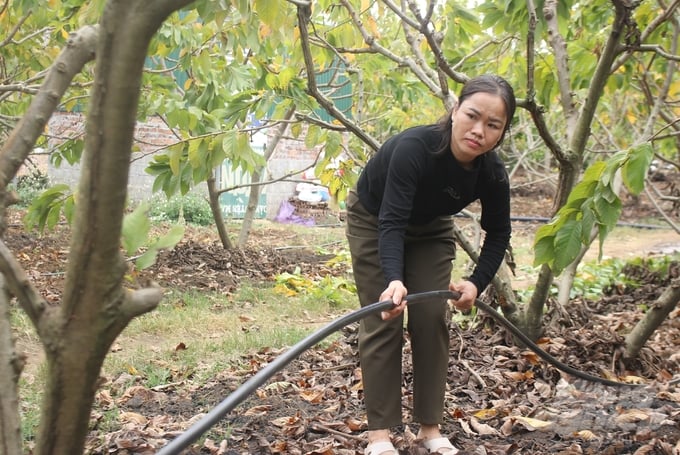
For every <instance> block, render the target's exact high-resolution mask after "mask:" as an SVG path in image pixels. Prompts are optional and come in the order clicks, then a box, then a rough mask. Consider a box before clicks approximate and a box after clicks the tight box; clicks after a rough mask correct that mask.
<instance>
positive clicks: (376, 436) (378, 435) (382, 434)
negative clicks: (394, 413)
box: [368, 429, 390, 443]
mask: <svg viewBox="0 0 680 455" xmlns="http://www.w3.org/2000/svg"><path fill="white" fill-rule="evenodd" d="M389 440H390V430H387V429H384V430H369V431H368V442H369V443H371V442H376V441H389Z"/></svg>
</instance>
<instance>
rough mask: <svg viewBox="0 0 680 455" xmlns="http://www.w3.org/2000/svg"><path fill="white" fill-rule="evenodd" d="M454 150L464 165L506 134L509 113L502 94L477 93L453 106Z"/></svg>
mask: <svg viewBox="0 0 680 455" xmlns="http://www.w3.org/2000/svg"><path fill="white" fill-rule="evenodd" d="M451 119H452V120H453V125H452V127H451V128H452V131H451V151H452V152H453V156H454V157H455V158H456V160H458V162H459V163H461V164H462V165H463V166H472V162H473V161H474V159H475V158H477V157H478V156H480V155H483V154H484V153H486V152H488V151H489V150H491V149H492V148H494V147H495V146H496V144H497V143H498V141H499V140H500V139H501V136H502V135H503V130H504V129H505V124H506V123H507V116H506V113H505V103H504V102H503V98H501V97H500V96H499V95H494V94H490V93H485V92H477V93H475V94H473V95H470V96H469V97H468V98H466V99H465V100H464V101H463V102H462V103H460V104H459V105H458V106H456V107H455V108H454V109H453V112H452V114H451Z"/></svg>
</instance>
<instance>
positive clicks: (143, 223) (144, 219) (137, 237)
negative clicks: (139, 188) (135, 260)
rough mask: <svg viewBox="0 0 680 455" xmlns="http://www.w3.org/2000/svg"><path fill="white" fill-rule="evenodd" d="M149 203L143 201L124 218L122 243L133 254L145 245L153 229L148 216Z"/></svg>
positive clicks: (128, 252)
mask: <svg viewBox="0 0 680 455" xmlns="http://www.w3.org/2000/svg"><path fill="white" fill-rule="evenodd" d="M148 210H149V204H148V203H146V202H143V203H141V204H139V205H138V206H137V208H135V210H134V211H133V212H132V213H128V214H127V215H125V217H124V218H123V231H122V236H123V238H122V243H123V248H124V249H125V252H126V253H127V254H128V256H131V255H132V254H134V253H135V251H137V250H138V249H139V248H141V247H142V246H144V244H145V243H146V241H147V236H148V235H149V230H150V229H151V222H150V221H149V217H148V216H147V214H146V213H147V211H148Z"/></svg>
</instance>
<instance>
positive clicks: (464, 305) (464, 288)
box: [449, 281, 477, 311]
mask: <svg viewBox="0 0 680 455" xmlns="http://www.w3.org/2000/svg"><path fill="white" fill-rule="evenodd" d="M449 291H454V292H457V293H459V294H460V297H459V298H458V300H453V299H450V300H449V302H450V303H452V304H453V306H454V307H456V309H457V310H458V311H467V310H469V309H470V308H472V305H474V303H475V299H476V298H477V286H475V285H474V284H473V283H472V282H471V281H461V282H459V283H449Z"/></svg>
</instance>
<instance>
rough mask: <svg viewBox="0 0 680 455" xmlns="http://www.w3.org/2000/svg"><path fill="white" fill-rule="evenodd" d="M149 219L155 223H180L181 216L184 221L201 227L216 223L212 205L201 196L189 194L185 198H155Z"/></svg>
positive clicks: (176, 196)
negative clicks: (211, 208)
mask: <svg viewBox="0 0 680 455" xmlns="http://www.w3.org/2000/svg"><path fill="white" fill-rule="evenodd" d="M150 206H151V209H150V210H149V217H150V218H151V219H153V220H154V221H170V222H174V223H176V222H178V221H179V218H180V214H181V215H182V217H183V219H184V221H186V222H187V223H191V224H197V225H199V226H209V225H211V224H213V223H214V218H213V214H212V211H211V210H210V204H208V201H206V200H205V198H204V197H202V196H201V195H199V194H196V193H188V194H186V195H185V196H178V195H175V196H172V197H171V198H170V199H167V198H166V197H165V196H163V195H161V196H154V197H153V198H152V199H151V201H150Z"/></svg>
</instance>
